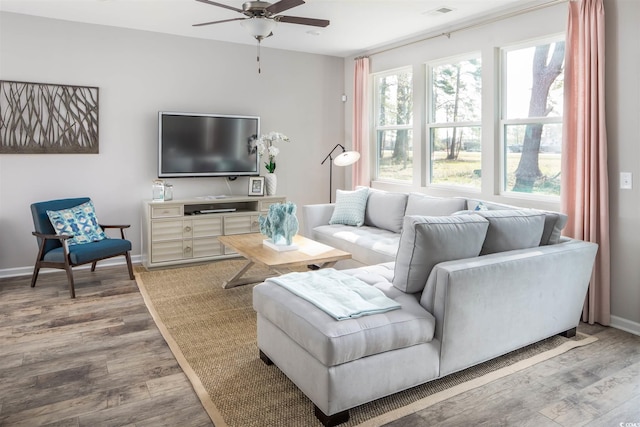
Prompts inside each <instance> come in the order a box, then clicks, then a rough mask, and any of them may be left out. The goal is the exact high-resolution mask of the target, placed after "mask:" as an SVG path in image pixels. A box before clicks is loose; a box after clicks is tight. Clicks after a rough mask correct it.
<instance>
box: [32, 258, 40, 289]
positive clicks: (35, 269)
mask: <svg viewBox="0 0 640 427" xmlns="http://www.w3.org/2000/svg"><path fill="white" fill-rule="evenodd" d="M38 273H40V261H38V262H36V265H35V267H33V274H32V275H31V287H32V288H35V287H36V280H38Z"/></svg>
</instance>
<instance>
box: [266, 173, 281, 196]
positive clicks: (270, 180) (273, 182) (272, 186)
mask: <svg viewBox="0 0 640 427" xmlns="http://www.w3.org/2000/svg"><path fill="white" fill-rule="evenodd" d="M264 186H265V190H266V192H267V196H273V195H275V194H276V187H277V186H278V177H277V176H276V174H275V173H268V174H266V175H265V176H264Z"/></svg>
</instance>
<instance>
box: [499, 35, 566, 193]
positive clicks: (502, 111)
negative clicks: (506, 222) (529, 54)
mask: <svg viewBox="0 0 640 427" xmlns="http://www.w3.org/2000/svg"><path fill="white" fill-rule="evenodd" d="M565 38H566V33H563V32H561V33H554V34H550V35H546V36H544V37H539V38H534V39H529V40H525V41H521V42H518V43H513V44H509V45H505V46H500V47H499V48H498V54H497V55H496V56H497V58H498V60H499V61H500V63H499V67H498V69H499V75H498V91H499V96H498V113H497V117H496V123H497V126H498V142H499V143H498V144H496V146H497V149H498V150H499V158H500V161H499V175H498V184H499V185H498V195H500V196H505V197H511V198H524V199H529V200H538V201H547V202H556V203H557V202H559V201H560V196H559V195H557V196H554V195H551V194H540V193H526V192H520V191H512V190H509V189H508V188H507V181H508V176H507V169H508V167H507V141H506V137H507V135H506V133H507V132H506V128H507V127H508V126H511V125H527V124H542V125H546V124H560V125H563V124H564V123H563V122H564V110H563V114H562V116H554V117H549V116H545V117H520V118H506V116H507V106H508V105H507V96H508V93H507V66H508V64H507V54H508V53H509V52H512V51H516V50H521V49H527V48H532V47H536V46H539V45H544V44H550V43H557V42H559V41H565ZM565 47H566V46H565ZM564 71H565V70H563V76H564ZM562 155H563V153H561V154H560V156H561V157H560V162H561V170H560V172H561V173H562ZM560 191H562V188H561V189H560Z"/></svg>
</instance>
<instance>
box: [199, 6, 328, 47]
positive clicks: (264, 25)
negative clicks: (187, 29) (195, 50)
mask: <svg viewBox="0 0 640 427" xmlns="http://www.w3.org/2000/svg"><path fill="white" fill-rule="evenodd" d="M196 1H199V2H200V3H206V4H210V5H213V6H218V7H223V8H225V9H229V10H233V11H235V12H239V13H242V14H243V15H244V16H245V17H244V18H232V19H223V20H220V21H212V22H203V23H201V24H193V26H194V27H201V26H204V25H212V24H221V23H223V22H231V21H243V22H242V23H241V25H242V26H243V27H245V28H247V29H248V30H249V32H251V35H252V36H253V37H254V38H256V40H258V42H260V41H261V40H262V39H264V38H266V37H269V36H271V35H272V34H273V33H272V32H271V31H272V30H273V28H274V27H275V26H276V24H277V23H278V22H286V23H288V24H300V25H311V26H313V27H326V26H328V25H329V21H328V20H326V19H314V18H302V17H299V16H287V15H278V14H279V13H280V12H284V11H286V10H289V9H292V8H294V7H296V6H300V5H302V4H304V1H303V0H280V1H279V2H276V3H269V2H266V1H248V2H245V3H243V4H242V9H238V8H237V7H233V6H229V5H226V4H222V3H217V2H214V1H210V0H196Z"/></svg>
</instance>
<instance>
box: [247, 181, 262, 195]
mask: <svg viewBox="0 0 640 427" xmlns="http://www.w3.org/2000/svg"><path fill="white" fill-rule="evenodd" d="M249 195H250V196H264V176H250V177H249Z"/></svg>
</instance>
